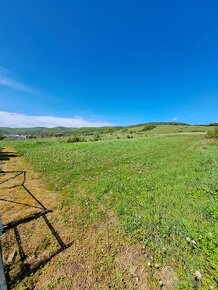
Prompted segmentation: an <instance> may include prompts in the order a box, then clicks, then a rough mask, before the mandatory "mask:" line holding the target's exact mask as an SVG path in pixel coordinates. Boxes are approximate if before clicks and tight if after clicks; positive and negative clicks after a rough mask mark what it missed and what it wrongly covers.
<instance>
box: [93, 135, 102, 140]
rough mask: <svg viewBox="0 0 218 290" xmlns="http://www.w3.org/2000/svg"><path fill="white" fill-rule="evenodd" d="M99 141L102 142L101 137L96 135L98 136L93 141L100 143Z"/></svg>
mask: <svg viewBox="0 0 218 290" xmlns="http://www.w3.org/2000/svg"><path fill="white" fill-rule="evenodd" d="M99 140H101V137H100V135H96V136H95V137H94V139H93V141H99Z"/></svg>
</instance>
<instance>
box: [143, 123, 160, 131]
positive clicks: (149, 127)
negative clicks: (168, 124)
mask: <svg viewBox="0 0 218 290" xmlns="http://www.w3.org/2000/svg"><path fill="white" fill-rule="evenodd" d="M156 127H157V126H156V125H152V124H150V125H146V126H144V127H143V128H142V130H141V131H149V130H152V129H154V128H156Z"/></svg>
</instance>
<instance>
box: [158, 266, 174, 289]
mask: <svg viewBox="0 0 218 290" xmlns="http://www.w3.org/2000/svg"><path fill="white" fill-rule="evenodd" d="M154 276H155V277H156V278H157V279H158V280H159V282H160V285H161V286H162V289H163V290H172V289H175V287H176V285H177V283H178V280H177V276H176V274H175V272H174V270H173V268H171V267H169V266H165V267H163V268H162V269H160V270H159V271H156V272H155V273H154Z"/></svg>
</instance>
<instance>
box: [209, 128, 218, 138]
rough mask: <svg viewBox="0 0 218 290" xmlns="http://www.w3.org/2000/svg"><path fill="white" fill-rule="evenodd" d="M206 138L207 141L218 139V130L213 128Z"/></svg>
mask: <svg viewBox="0 0 218 290" xmlns="http://www.w3.org/2000/svg"><path fill="white" fill-rule="evenodd" d="M206 137H207V138H209V139H210V138H218V128H214V129H213V130H210V131H208V132H207V135H206Z"/></svg>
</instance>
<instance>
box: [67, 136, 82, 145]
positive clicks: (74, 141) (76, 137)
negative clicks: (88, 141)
mask: <svg viewBox="0 0 218 290" xmlns="http://www.w3.org/2000/svg"><path fill="white" fill-rule="evenodd" d="M77 142H85V139H84V138H83V137H79V136H77V135H75V136H73V137H70V138H68V140H67V143H77Z"/></svg>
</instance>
